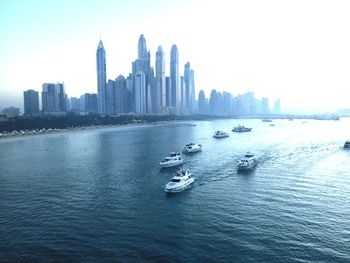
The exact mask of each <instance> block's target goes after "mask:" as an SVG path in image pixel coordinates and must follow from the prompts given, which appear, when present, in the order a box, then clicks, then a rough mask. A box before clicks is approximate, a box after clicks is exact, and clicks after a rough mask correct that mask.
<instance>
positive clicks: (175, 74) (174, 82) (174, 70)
mask: <svg viewBox="0 0 350 263" xmlns="http://www.w3.org/2000/svg"><path fill="white" fill-rule="evenodd" d="M170 79H171V106H172V107H179V86H180V85H179V84H180V83H179V82H180V76H179V53H178V50H177V46H176V45H175V44H174V45H173V46H172V47H171V52H170Z"/></svg>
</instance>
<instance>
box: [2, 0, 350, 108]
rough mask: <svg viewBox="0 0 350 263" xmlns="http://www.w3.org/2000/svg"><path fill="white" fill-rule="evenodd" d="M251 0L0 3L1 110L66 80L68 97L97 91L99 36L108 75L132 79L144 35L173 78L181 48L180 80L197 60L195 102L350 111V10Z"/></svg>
mask: <svg viewBox="0 0 350 263" xmlns="http://www.w3.org/2000/svg"><path fill="white" fill-rule="evenodd" d="M247 2H249V3H247ZM247 2H245V3H239V2H236V1H219V3H218V2H215V3H216V4H215V3H214V2H213V1H190V2H187V1H179V2H176V3H166V4H164V3H162V2H161V1H149V2H147V3H142V1H131V2H130V3H129V2H128V3H120V2H119V3H113V2H109V1H102V2H98V3H97V2H94V1H92V2H87V3H85V2H80V1H76V2H74V3H69V2H68V1H58V2H55V1H50V2H46V1H33V2H30V3H26V2H21V1H9V2H2V3H1V4H0V5H1V10H3V13H4V14H3V16H2V18H0V19H1V23H0V30H1V33H2V36H3V39H4V41H2V43H0V50H1V51H0V52H1V57H2V60H1V62H0V70H1V72H2V78H1V79H0V107H1V108H5V107H8V106H12V105H13V106H19V107H21V108H22V109H23V99H22V92H23V91H24V90H28V89H33V90H37V91H38V90H40V88H41V85H42V83H45V82H53V83H57V82H64V83H65V86H66V90H67V91H68V92H67V93H68V95H69V96H78V95H80V94H84V93H96V92H97V81H96V73H95V69H96V64H95V63H96V61H95V59H96V57H95V56H94V55H93V53H94V52H95V51H96V39H98V37H99V36H100V33H101V35H102V37H101V38H102V40H103V43H104V45H105V49H106V53H107V56H108V57H107V65H108V66H107V74H106V75H107V79H115V78H116V76H118V75H119V74H122V75H124V76H127V74H128V72H130V61H132V60H133V59H134V58H135V57H137V54H136V52H137V51H135V50H136V48H135V46H136V41H137V39H138V37H139V35H140V34H141V33H143V34H144V35H145V36H147V40H148V42H147V46H148V49H149V50H150V51H151V57H152V59H151V66H152V67H153V68H155V57H156V51H157V49H158V46H159V45H161V46H162V48H163V50H164V53H165V61H166V66H165V75H166V76H169V75H170V67H169V61H170V50H171V46H172V45H173V44H174V43H176V44H177V47H178V49H179V51H180V53H181V57H180V61H179V65H180V66H179V71H180V75H182V72H183V69H182V65H184V64H185V63H186V62H187V61H188V60H189V61H191V66H193V68H195V70H196V94H195V95H196V99H198V92H199V90H201V89H203V90H204V91H205V94H207V96H208V94H210V91H211V90H212V89H216V90H218V91H228V92H230V93H232V94H233V95H234V96H236V95H238V94H243V93H246V92H248V91H253V92H254V93H255V94H256V95H257V97H263V96H265V97H269V98H270V99H271V101H274V100H275V99H277V98H280V99H281V101H283V108H284V109H287V110H288V109H289V108H291V109H293V108H294V109H297V108H300V109H301V110H305V111H320V110H323V111H328V110H336V109H338V108H346V107H349V104H350V103H348V97H347V95H348V91H347V90H349V87H350V80H349V78H348V73H349V71H350V51H349V48H348V46H350V40H349V37H348V36H347V34H346V32H347V31H346V25H347V24H348V19H349V18H348V17H347V13H348V11H349V5H348V4H347V3H346V2H345V1H332V2H331V1H323V2H319V1H303V2H298V1H296V2H293V3H290V2H286V1H278V2H277V1H266V2H264V3H259V2H258V1H247ZM97 5H98V7H99V8H98V10H96V6H97ZM136 7H137V8H136ZM80 9H81V12H78V13H79V14H78V15H77V16H76V12H77V10H80ZM109 10H111V11H109ZM271 10H273V11H271ZM101 13H103V15H102V14H101ZM112 13H113V14H115V15H113V16H111V14H112ZM62 15H65V19H64V21H63V19H60V18H61V16H62ZM209 17H212V18H213V19H208V18H209ZM326 17H327V19H326ZM48 18H50V19H48ZM92 18H93V19H92ZM186 18H188V19H186ZM190 18H191V19H190ZM88 19H89V20H91V21H90V22H89V21H88ZM207 20H210V22H209V21H207ZM23 21H26V22H25V23H24V22H23ZM159 24H161V26H157V25H159ZM203 54H205V56H203ZM77 69H78V70H77ZM179 84H181V83H179ZM315 94H317V96H315ZM270 106H272V105H270Z"/></svg>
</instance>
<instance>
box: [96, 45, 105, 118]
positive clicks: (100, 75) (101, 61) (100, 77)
mask: <svg viewBox="0 0 350 263" xmlns="http://www.w3.org/2000/svg"><path fill="white" fill-rule="evenodd" d="M96 62H97V63H96V64H97V94H98V113H99V114H106V80H107V77H106V52H105V49H104V47H103V44H102V40H100V42H99V43H98V47H97V52H96Z"/></svg>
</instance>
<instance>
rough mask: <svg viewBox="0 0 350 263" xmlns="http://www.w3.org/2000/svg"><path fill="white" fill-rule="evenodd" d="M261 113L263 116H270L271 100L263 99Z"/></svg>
mask: <svg viewBox="0 0 350 263" xmlns="http://www.w3.org/2000/svg"><path fill="white" fill-rule="evenodd" d="M261 113H262V114H269V113H270V107H269V99H268V98H261Z"/></svg>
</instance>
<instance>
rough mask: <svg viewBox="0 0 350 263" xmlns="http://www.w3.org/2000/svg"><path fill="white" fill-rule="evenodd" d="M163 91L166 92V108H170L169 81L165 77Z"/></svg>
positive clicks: (168, 78)
mask: <svg viewBox="0 0 350 263" xmlns="http://www.w3.org/2000/svg"><path fill="white" fill-rule="evenodd" d="M165 90H166V92H165V93H166V106H167V107H170V106H171V79H170V77H165Z"/></svg>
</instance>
